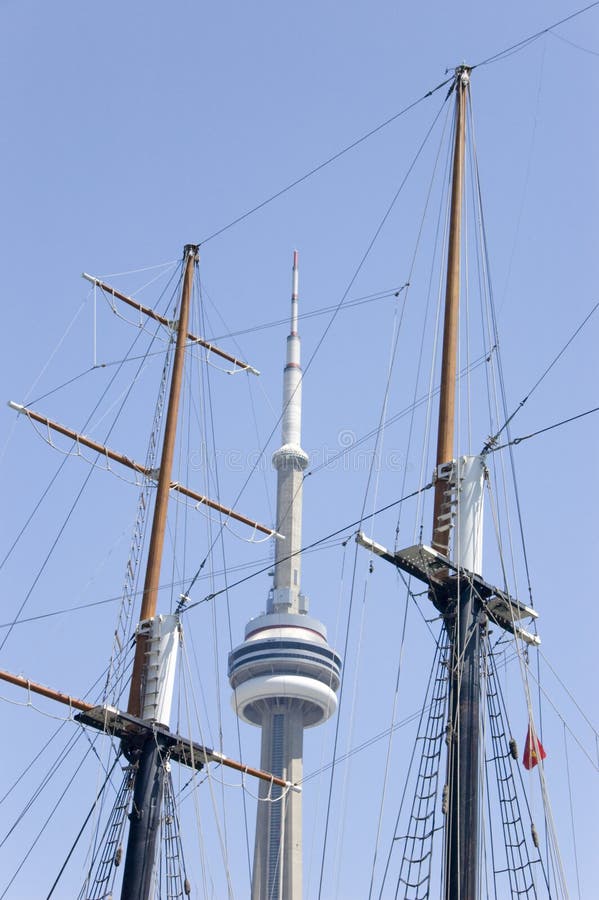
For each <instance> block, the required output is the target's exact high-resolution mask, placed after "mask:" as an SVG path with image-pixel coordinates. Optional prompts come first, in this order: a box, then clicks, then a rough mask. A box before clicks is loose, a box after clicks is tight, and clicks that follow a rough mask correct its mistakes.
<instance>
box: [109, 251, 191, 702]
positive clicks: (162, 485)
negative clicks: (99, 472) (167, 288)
mask: <svg viewBox="0 0 599 900" xmlns="http://www.w3.org/2000/svg"><path fill="white" fill-rule="evenodd" d="M185 256H186V259H185V274H184V276H183V290H182V292H181V303H180V306H179V322H178V325H177V343H176V345H175V357H174V360H173V371H172V375H171V387H170V393H169V399H168V408H167V413H166V425H165V428H164V443H163V445H162V458H161V460H160V474H159V475H158V487H157V489H156V500H155V504H154V517H153V519H152V533H151V535H150V546H149V548H148V560H147V563H146V580H145V583H144V590H143V596H142V600H141V611H140V614H139V621H140V622H143V621H145V620H146V619H151V618H153V617H154V616H155V615H156V605H157V602H158V588H159V586H160V569H161V566H162V555H163V551H164V532H165V530H166V517H167V512H168V495H169V491H170V486H171V473H172V470H173V458H174V455H175V441H176V437H177V420H178V418H179V400H180V397H181V383H182V381H183V363H184V362H185V344H186V342H187V325H188V322H189V307H190V305H191V288H192V284H193V274H194V271H195V265H196V262H197V259H198V252H197V247H192V246H191V245H187V246H186V247H185ZM146 649H147V638H146V637H145V636H144V635H141V634H138V635H137V639H136V644H135V657H134V659H133V671H132V674H131V686H130V689H129V704H128V706H127V712H129V713H131V715H133V716H139V715H141V710H142V706H143V671H144V667H145V664H146Z"/></svg>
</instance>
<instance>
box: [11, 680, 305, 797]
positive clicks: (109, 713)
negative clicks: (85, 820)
mask: <svg viewBox="0 0 599 900" xmlns="http://www.w3.org/2000/svg"><path fill="white" fill-rule="evenodd" d="M0 680H2V681H7V682H8V683H9V684H14V685H16V686H17V687H21V688H24V689H25V690H26V691H28V692H29V693H33V694H39V695H40V696H42V697H47V698H48V699H50V700H55V701H56V702H57V703H62V704H63V706H68V707H70V708H71V709H77V710H79V712H81V713H84V715H83V716H81V717H79V716H77V717H76V718H77V719H79V718H81V720H82V721H83V722H84V724H87V725H91V726H92V727H94V728H98V730H100V731H105V732H106V733H107V734H113V735H116V736H117V737H126V736H129V737H131V736H132V735H134V734H135V733H136V732H137V733H139V732H140V731H141V732H144V731H147V730H152V731H158V732H160V734H161V735H162V736H163V737H164V738H165V739H166V740H167V742H168V743H171V744H172V749H173V757H174V758H175V759H177V760H178V761H179V762H183V763H184V764H186V765H190V766H191V767H192V768H202V766H203V764H204V763H206V762H212V763H217V764H218V765H221V766H226V767H227V768H229V769H235V771H236V772H241V773H242V774H244V775H251V776H252V777H254V778H259V779H260V780H261V781H268V782H270V783H272V784H276V785H278V786H279V787H283V788H289V789H291V790H293V791H301V788H300V787H299V786H297V785H294V784H291V783H290V782H289V781H284V780H283V779H282V778H277V777H276V776H275V775H271V774H270V772H264V771H263V770H262V769H254V768H253V767H252V766H246V765H245V763H241V762H237V760H234V759H230V758H229V757H228V756H225V755H224V753H220V752H219V751H218V750H212V749H210V748H209V747H204V746H203V745H201V744H196V743H195V742H194V741H190V740H189V739H188V738H182V737H181V736H180V735H176V734H173V733H172V732H169V730H168V729H167V728H165V727H164V726H162V725H157V724H155V723H154V722H146V721H144V720H143V719H138V718H136V717H135V716H131V715H129V714H128V713H123V712H120V711H119V710H117V709H115V708H114V707H112V706H94V704H93V703H87V702H86V701H85V700H79V699H78V698H77V697H71V696H70V695H69V694H62V693H61V692H60V691H55V690H54V689H53V688H49V687H45V686H44V685H43V684H38V683H37V682H35V681H29V679H27V678H23V677H22V676H21V675H13V674H12V673H11V672H6V671H4V670H2V669H0ZM169 749H170V748H169Z"/></svg>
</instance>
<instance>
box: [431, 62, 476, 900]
mask: <svg viewBox="0 0 599 900" xmlns="http://www.w3.org/2000/svg"><path fill="white" fill-rule="evenodd" d="M469 73H470V70H469V69H468V68H467V67H466V66H460V67H459V68H458V69H457V71H456V79H455V83H454V90H455V95H456V101H455V102H456V113H455V144H454V151H453V177H452V192H451V211H450V224H449V247H448V255H447V286H446V294H445V323H444V332H443V358H442V363H441V392H440V399H439V428H438V437H437V470H436V471H437V475H436V484H435V501H434V512H433V541H432V543H433V549H434V550H437V551H438V552H440V553H442V554H443V555H444V556H448V555H449V537H450V528H451V522H452V516H453V509H452V506H453V504H454V503H455V502H460V501H461V499H462V498H461V496H458V495H459V494H460V493H461V491H462V481H463V479H464V474H463V472H462V471H461V470H462V469H463V468H464V466H468V469H469V468H470V467H472V466H474V474H473V481H474V484H475V487H474V489H473V491H474V493H477V487H478V485H479V484H482V468H483V467H482V464H479V465H478V466H477V465H476V463H474V461H473V460H472V459H469V460H468V461H466V460H463V461H455V460H454V420H455V396H456V387H457V386H456V372H457V353H458V326H459V306H460V254H461V231H462V203H463V185H464V155H465V142H466V141H465V138H466V102H467V97H468V89H469V84H470V77H469ZM444 469H445V470H446V471H443V470H444ZM471 493H472V491H471ZM466 517H468V518H469V519H470V520H471V521H470V522H469V524H468V526H467V523H466V521H464V519H465V518H466ZM467 527H468V528H469V534H470V535H471V534H472V532H473V531H474V532H478V531H480V528H479V525H478V522H476V521H475V513H474V512H472V514H471V515H470V513H466V512H465V511H464V515H462V513H461V510H458V532H457V534H456V541H455V543H454V556H455V557H456V562H457V563H458V565H459V566H460V567H463V568H464V569H468V570H473V569H474V568H475V566H476V565H477V563H478V562H479V557H480V554H479V553H478V552H477V551H476V552H475V551H473V552H471V553H468V554H467V555H468V559H465V558H463V556H464V554H462V553H461V551H460V548H461V547H462V546H463V547H466V545H467V544H468V542H469V538H468V537H466V531H467ZM477 537H478V535H477ZM469 543H470V550H472V549H473V546H472V544H473V542H472V541H471V540H470V542H469ZM475 543H478V541H476V542H475ZM461 557H462V558H461ZM480 608H481V607H480V601H479V600H478V599H477V598H476V595H475V592H474V591H473V589H472V584H471V583H470V582H469V581H468V579H467V578H466V579H460V583H459V588H458V592H457V596H456V598H455V603H452V604H449V605H448V606H447V607H446V608H445V610H444V617H445V627H446V629H447V633H448V636H449V644H450V668H449V722H448V733H447V739H448V740H447V744H448V762H447V788H448V804H447V821H446V827H445V897H446V900H455V898H457V897H459V898H460V900H475V898H476V897H477V895H478V856H479V846H478V843H479V839H478V830H479V827H478V818H479V816H478V811H479V754H480V747H479V737H480V729H479V699H480V624H479V613H480Z"/></svg>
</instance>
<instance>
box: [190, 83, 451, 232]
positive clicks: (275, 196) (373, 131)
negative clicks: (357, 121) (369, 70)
mask: <svg viewBox="0 0 599 900" xmlns="http://www.w3.org/2000/svg"><path fill="white" fill-rule="evenodd" d="M450 81H453V75H452V76H451V77H450V78H446V79H445V80H444V81H442V82H441V83H440V84H438V85H437V86H436V87H434V88H431V90H429V91H427V92H426V93H425V94H423V95H422V96H421V97H419V98H418V99H417V100H413V101H412V102H411V103H408V105H407V106H404V108H403V109H401V110H400V111H399V112H397V113H395V114H394V115H392V116H390V118H388V119H386V120H385V121H384V122H381V123H380V124H379V125H376V126H375V127H374V128H372V129H371V130H370V131H368V132H366V134H363V135H362V137H359V138H357V139H356V140H355V141H352V143H351V144H348V145H347V146H346V147H344V148H343V149H342V150H339V151H338V152H337V153H334V154H333V156H329V158H328V159H325V160H324V162H321V163H319V164H318V165H317V166H315V167H314V168H313V169H310V171H309V172H306V173H305V174H304V175H301V176H300V177H299V178H296V179H295V181H292V182H291V183H290V184H288V185H286V187H284V188H281V189H280V190H278V191H276V192H275V193H274V194H271V195H270V197H267V198H266V199H265V200H263V201H262V202H261V203H258V204H257V205H256V206H254V207H252V208H251V209H249V210H247V211H246V212H244V213H242V214H241V215H240V216H237V218H236V219H233V221H232V222H229V224H228V225H224V226H223V227H222V228H219V229H218V231H214V232H212V234H209V235H208V237H205V238H204V239H203V240H201V241H199V242H198V243H199V246H200V247H201V246H203V245H204V244H207V243H208V241H211V240H212V239H213V238H215V237H218V236H219V235H221V234H223V233H224V232H225V231H228V230H229V229H230V228H233V226H234V225H238V224H239V222H243V221H244V219H247V218H248V217H249V216H251V215H253V214H254V213H255V212H258V211H259V210H261V209H264V207H265V206H268V204H269V203H272V202H273V200H278V198H279V197H282V196H283V195H284V194H286V193H287V192H288V191H290V190H292V189H293V188H294V187H297V186H298V185H299V184H302V182H304V181H307V180H308V178H311V177H312V175H315V174H316V173H317V172H321V171H322V170H323V169H325V168H326V167H327V166H329V165H330V164H331V163H333V162H335V161H336V160H338V159H340V158H341V157H342V156H344V155H345V154H346V153H348V152H349V151H350V150H353V149H354V148H355V147H358V146H359V145H360V144H363V143H364V141H366V140H368V138H370V137H372V136H373V135H375V134H378V132H379V131H382V130H383V128H386V127H387V125H390V124H391V123H392V122H395V121H396V119H399V118H400V117H401V116H404V115H405V114H406V113H408V112H409V111H410V110H411V109H414V108H415V107H416V106H418V105H419V104H420V103H422V102H423V100H427V99H428V98H429V97H432V96H433V94H435V93H436V92H437V91H438V90H440V89H441V88H442V87H444V86H445V85H446V84H449V82H450Z"/></svg>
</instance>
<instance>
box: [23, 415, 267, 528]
mask: <svg viewBox="0 0 599 900" xmlns="http://www.w3.org/2000/svg"><path fill="white" fill-rule="evenodd" d="M8 405H9V406H10V408H11V409H14V410H16V411H17V412H19V413H23V415H25V416H28V417H29V418H30V419H33V420H34V421H35V422H39V423H40V424H41V425H45V426H46V427H47V428H51V429H52V430H53V431H57V432H58V433H59V434H62V435H64V436H65V437H68V438H70V439H71V440H72V441H75V442H76V443H78V444H82V445H83V446H84V447H89V448H90V450H95V451H96V453H101V454H102V455H103V456H106V457H107V459H112V460H113V461H114V462H118V463H120V464H121V465H123V466H126V467H127V468H128V469H133V471H134V472H139V473H140V475H145V476H146V477H147V478H153V477H154V472H153V470H152V469H148V468H147V467H146V466H142V464H141V463H138V462H135V460H133V459H129V457H128V456H125V455H124V454H123V453H117V451H116V450H111V449H110V448H109V447H105V446H104V445H103V444H99V443H98V442H97V441H92V440H91V438H88V437H86V436H85V435H84V434H78V433H77V432H76V431H73V430H72V429H71V428H67V427H66V426H65V425H60V424H59V423H58V422H53V421H52V419H48V418H46V416H41V415H40V414H39V413H37V412H35V411H34V410H33V409H28V408H27V407H26V406H22V405H21V404H20V403H15V402H14V401H13V400H10V401H9V404H8ZM170 489H171V490H173V491H177V493H179V494H183V496H184V497H189V498H190V499H191V500H195V502H196V503H198V504H200V505H202V506H207V507H208V508H209V509H214V510H216V511H217V512H220V513H222V514H223V515H224V516H227V518H230V519H234V520H235V521H236V522H241V523H242V524H243V525H248V526H249V527H250V528H255V529H256V531H260V532H261V533H262V534H267V535H268V536H269V537H281V535H280V534H278V532H277V531H275V530H274V528H268V527H267V526H266V525H261V524H260V523H259V522H255V521H254V520H253V519H248V517H247V516H243V515H241V513H238V512H235V510H233V509H229V507H228V506H223V505H222V504H221V503H217V502H216V500H210V499H209V498H208V497H204V495H203V494H198V493H197V492H196V491H192V490H191V489H190V488H188V487H185V486H184V485H182V484H179V482H177V481H172V482H171V485H170Z"/></svg>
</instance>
